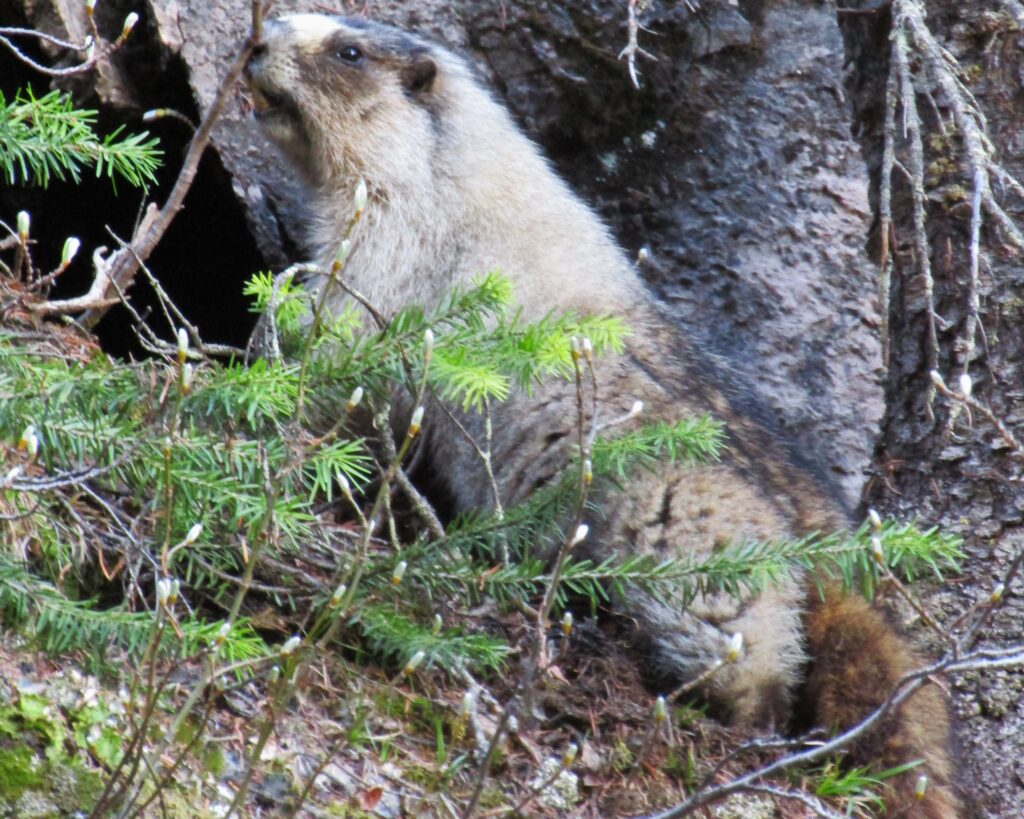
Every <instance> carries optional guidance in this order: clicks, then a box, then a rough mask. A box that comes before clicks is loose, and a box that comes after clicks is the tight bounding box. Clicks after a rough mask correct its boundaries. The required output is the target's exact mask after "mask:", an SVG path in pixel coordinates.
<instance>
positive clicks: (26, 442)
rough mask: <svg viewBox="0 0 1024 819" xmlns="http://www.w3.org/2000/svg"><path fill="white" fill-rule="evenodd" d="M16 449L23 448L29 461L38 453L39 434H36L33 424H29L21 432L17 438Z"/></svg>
mask: <svg viewBox="0 0 1024 819" xmlns="http://www.w3.org/2000/svg"><path fill="white" fill-rule="evenodd" d="M18 449H21V450H24V451H25V452H26V453H27V454H28V459H29V460H30V461H34V460H35V459H36V456H37V455H38V454H39V435H37V434H36V428H35V425H34V424H29V425H28V426H27V427H25V429H24V431H23V432H22V433H21V438H19V439H18Z"/></svg>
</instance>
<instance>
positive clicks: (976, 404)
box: [932, 371, 1024, 458]
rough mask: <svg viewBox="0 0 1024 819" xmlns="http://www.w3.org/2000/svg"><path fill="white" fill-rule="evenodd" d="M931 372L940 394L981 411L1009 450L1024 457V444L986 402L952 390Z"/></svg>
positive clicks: (1017, 455)
mask: <svg viewBox="0 0 1024 819" xmlns="http://www.w3.org/2000/svg"><path fill="white" fill-rule="evenodd" d="M933 373H934V374H933V377H932V384H933V385H934V386H935V389H936V390H938V392H939V393H940V394H942V395H944V396H945V397H946V398H951V399H952V400H954V401H959V402H961V403H963V404H966V405H967V406H968V407H969V408H970V409H972V410H974V411H975V412H979V413H981V415H982V417H984V418H985V420H986V421H988V422H989V423H990V424H992V426H993V427H995V430H996V432H997V433H998V434H999V437H1000V438H1002V439H1003V443H1004V444H1006V446H1007V447H1009V449H1010V450H1011V454H1013V455H1014V456H1015V457H1018V458H1024V445H1021V442H1020V441H1018V440H1017V437H1016V436H1015V435H1014V434H1013V433H1012V432H1010V429H1009V428H1008V427H1007V426H1006V424H1004V423H1003V421H1002V420H1001V419H1000V418H999V417H998V416H997V415H996V414H995V413H994V412H992V410H991V408H990V407H989V406H988V405H987V404H984V403H982V402H981V401H979V400H978V399H977V398H974V397H973V396H969V395H964V394H963V393H961V392H954V391H953V390H951V389H950V388H949V387H947V386H946V385H945V383H943V382H942V379H941V376H940V377H935V376H938V373H937V372H934V371H933Z"/></svg>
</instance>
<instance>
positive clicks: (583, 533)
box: [569, 523, 590, 549]
mask: <svg viewBox="0 0 1024 819" xmlns="http://www.w3.org/2000/svg"><path fill="white" fill-rule="evenodd" d="M589 532H590V527H589V526H587V524H585V523H581V524H580V525H579V526H577V527H576V531H575V532H574V533H573V536H572V540H571V541H569V548H570V549H571V548H573V547H574V546H579V545H580V544H581V543H582V542H583V541H584V540H586V539H587V534H588V533H589Z"/></svg>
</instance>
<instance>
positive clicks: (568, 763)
mask: <svg viewBox="0 0 1024 819" xmlns="http://www.w3.org/2000/svg"><path fill="white" fill-rule="evenodd" d="M579 752H580V746H579V745H577V744H576V743H575V742H570V743H569V744H568V746H567V747H566V749H565V750H564V751H563V752H562V760H561V761H562V767H563V768H571V767H572V763H573V762H575V761H576V754H578V753H579Z"/></svg>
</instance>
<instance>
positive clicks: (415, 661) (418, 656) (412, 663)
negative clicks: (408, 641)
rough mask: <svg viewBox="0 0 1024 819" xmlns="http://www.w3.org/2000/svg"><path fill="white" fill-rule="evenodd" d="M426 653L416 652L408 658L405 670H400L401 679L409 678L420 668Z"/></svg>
mask: <svg viewBox="0 0 1024 819" xmlns="http://www.w3.org/2000/svg"><path fill="white" fill-rule="evenodd" d="M426 656H427V653H426V652H425V651H417V652H416V653H415V654H413V655H412V656H411V657H410V658H409V662H407V663H406V664H405V668H403V669H402V676H403V677H411V676H412V673H413V672H414V671H415V670H416V669H417V668H419V667H420V664H421V663H422V662H423V660H424V659H426Z"/></svg>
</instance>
